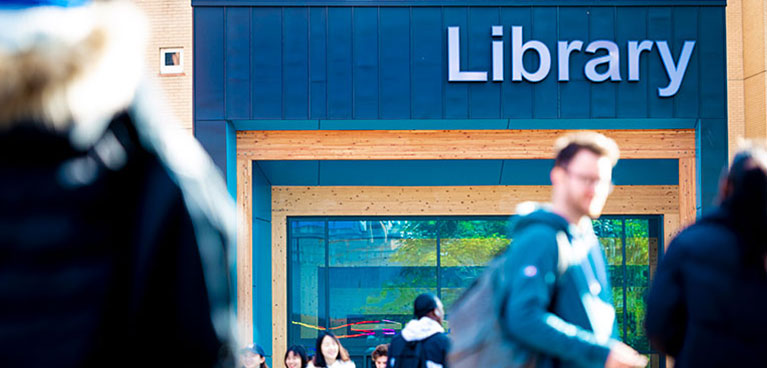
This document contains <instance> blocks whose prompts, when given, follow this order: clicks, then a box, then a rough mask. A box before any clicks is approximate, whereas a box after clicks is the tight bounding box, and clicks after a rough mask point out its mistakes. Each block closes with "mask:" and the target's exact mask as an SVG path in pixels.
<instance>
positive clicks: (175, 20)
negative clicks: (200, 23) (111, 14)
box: [133, 0, 193, 133]
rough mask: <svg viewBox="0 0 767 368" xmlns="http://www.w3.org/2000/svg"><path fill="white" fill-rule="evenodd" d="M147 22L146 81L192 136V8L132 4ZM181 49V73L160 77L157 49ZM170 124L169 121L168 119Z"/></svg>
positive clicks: (148, 0)
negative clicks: (159, 93) (151, 84)
mask: <svg viewBox="0 0 767 368" xmlns="http://www.w3.org/2000/svg"><path fill="white" fill-rule="evenodd" d="M133 1H134V3H135V4H136V5H137V6H138V7H139V8H140V9H142V10H143V11H144V12H145V13H146V15H147V18H148V19H149V26H150V32H149V40H148V41H149V42H148V46H147V48H146V63H147V70H148V74H149V77H150V78H151V80H152V81H153V82H154V84H155V85H156V86H158V87H160V88H161V89H162V91H163V92H164V94H165V98H166V101H167V104H168V105H169V106H170V109H169V110H170V112H171V113H173V114H174V115H175V117H176V118H177V119H178V121H179V122H180V123H181V126H183V127H184V128H185V129H187V130H188V131H189V132H190V133H191V132H192V127H193V121H192V77H193V76H192V70H193V69H192V68H193V64H192V61H193V60H192V5H191V3H192V2H191V1H190V0H133ZM176 47H181V48H183V49H184V73H183V74H180V75H161V74H160V48H176ZM168 118H169V119H168V120H169V121H172V120H171V119H170V117H168Z"/></svg>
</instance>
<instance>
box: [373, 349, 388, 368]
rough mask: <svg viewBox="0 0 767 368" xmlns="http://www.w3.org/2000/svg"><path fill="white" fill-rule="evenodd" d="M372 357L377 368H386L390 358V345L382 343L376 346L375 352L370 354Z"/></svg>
mask: <svg viewBox="0 0 767 368" xmlns="http://www.w3.org/2000/svg"><path fill="white" fill-rule="evenodd" d="M370 359H371V360H372V361H373V364H374V365H375V368H386V363H387V361H388V360H389V345H388V344H381V345H378V346H376V348H375V350H373V353H371V354H370Z"/></svg>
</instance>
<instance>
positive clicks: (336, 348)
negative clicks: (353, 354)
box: [307, 331, 356, 368]
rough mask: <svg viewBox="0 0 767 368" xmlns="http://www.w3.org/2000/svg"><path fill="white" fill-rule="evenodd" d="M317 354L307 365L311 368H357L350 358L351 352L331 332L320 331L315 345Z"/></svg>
mask: <svg viewBox="0 0 767 368" xmlns="http://www.w3.org/2000/svg"><path fill="white" fill-rule="evenodd" d="M315 348H316V350H317V353H316V354H315V355H314V358H312V360H311V361H310V362H309V364H308V365H307V366H308V367H309V368H314V367H316V368H320V367H324V368H355V367H356V366H355V364H354V362H353V361H351V358H349V352H347V351H346V349H344V347H343V345H341V341H339V340H338V338H337V337H336V336H335V335H333V334H332V333H330V332H327V331H320V334H319V336H317V342H316V344H315Z"/></svg>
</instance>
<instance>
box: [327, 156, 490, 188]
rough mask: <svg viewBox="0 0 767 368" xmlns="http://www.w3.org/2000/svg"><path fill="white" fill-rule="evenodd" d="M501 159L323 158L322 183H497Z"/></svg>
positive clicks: (418, 184)
mask: <svg viewBox="0 0 767 368" xmlns="http://www.w3.org/2000/svg"><path fill="white" fill-rule="evenodd" d="M500 172H501V160H408V161H392V160H381V161H320V185H417V186H421V185H425V186H426V185H482V184H485V183H493V184H496V183H498V181H499V175H500Z"/></svg>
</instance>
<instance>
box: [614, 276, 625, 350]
mask: <svg viewBox="0 0 767 368" xmlns="http://www.w3.org/2000/svg"><path fill="white" fill-rule="evenodd" d="M612 290H613V306H615V322H616V323H617V324H618V336H620V337H621V339H620V340H621V341H624V342H625V341H626V340H625V338H623V306H624V303H623V288H622V287H620V286H613V287H612Z"/></svg>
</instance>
